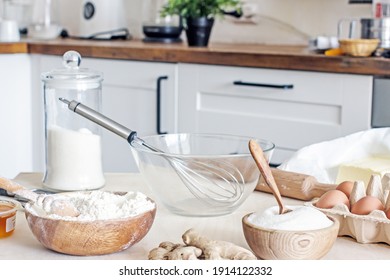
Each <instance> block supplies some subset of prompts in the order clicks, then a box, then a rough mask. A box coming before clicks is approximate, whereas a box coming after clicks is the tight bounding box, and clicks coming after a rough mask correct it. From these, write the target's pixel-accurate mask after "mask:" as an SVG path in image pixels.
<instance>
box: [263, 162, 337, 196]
mask: <svg viewBox="0 0 390 280" xmlns="http://www.w3.org/2000/svg"><path fill="white" fill-rule="evenodd" d="M272 175H273V176H274V178H275V181H276V185H278V187H279V191H280V194H281V195H282V196H286V197H291V198H295V199H300V200H304V201H308V200H312V199H313V198H315V197H320V196H321V195H323V194H324V193H325V192H327V191H329V190H332V189H335V188H336V187H337V184H323V183H320V182H318V181H317V179H316V178H315V177H314V176H311V175H306V174H302V173H297V172H291V171H285V170H281V169H277V168H272ZM256 190H257V191H263V192H270V190H269V188H268V186H267V183H266V182H265V181H264V179H263V178H262V177H260V180H259V182H258V184H257V186H256Z"/></svg>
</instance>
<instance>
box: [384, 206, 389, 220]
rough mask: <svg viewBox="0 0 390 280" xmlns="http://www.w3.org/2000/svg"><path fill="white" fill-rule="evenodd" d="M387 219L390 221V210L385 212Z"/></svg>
mask: <svg viewBox="0 0 390 280" xmlns="http://www.w3.org/2000/svg"><path fill="white" fill-rule="evenodd" d="M385 214H386V217H387V218H388V219H390V208H389V209H387V211H385Z"/></svg>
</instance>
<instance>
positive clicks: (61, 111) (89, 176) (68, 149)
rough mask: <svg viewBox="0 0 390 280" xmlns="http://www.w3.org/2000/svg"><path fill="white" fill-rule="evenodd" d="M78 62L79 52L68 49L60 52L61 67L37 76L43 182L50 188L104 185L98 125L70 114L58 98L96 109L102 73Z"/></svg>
mask: <svg viewBox="0 0 390 280" xmlns="http://www.w3.org/2000/svg"><path fill="white" fill-rule="evenodd" d="M80 63H81V56H80V54H79V53H78V52H75V51H68V52H66V53H65V54H64V55H63V64H64V67H63V68H59V69H55V70H53V71H50V72H46V73H42V76H41V78H42V81H43V93H44V107H45V152H46V157H45V159H46V170H45V175H44V178H43V185H44V187H46V188H48V189H51V190H60V191H75V190H91V189H98V188H101V187H103V186H104V184H105V178H104V174H103V168H102V149H101V137H100V134H101V131H100V128H99V126H98V125H96V124H94V123H93V122H91V121H89V120H87V119H85V118H83V117H81V116H79V115H77V114H72V113H71V112H69V109H68V108H67V106H66V104H64V103H63V102H61V101H60V100H59V98H65V99H68V100H76V101H79V102H82V103H83V104H85V105H88V106H89V107H91V108H94V109H95V110H97V111H100V109H101V95H102V81H103V74H102V73H100V72H98V71H93V70H89V69H86V68H80Z"/></svg>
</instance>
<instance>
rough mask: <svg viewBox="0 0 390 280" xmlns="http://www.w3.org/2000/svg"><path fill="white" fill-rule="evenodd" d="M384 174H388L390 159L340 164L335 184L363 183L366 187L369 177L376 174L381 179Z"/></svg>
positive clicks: (367, 159) (368, 159)
mask: <svg viewBox="0 0 390 280" xmlns="http://www.w3.org/2000/svg"><path fill="white" fill-rule="evenodd" d="M386 173H390V158H384V157H383V158H380V157H368V158H364V159H359V160H355V161H351V162H347V163H343V164H340V166H339V170H338V174H337V179H336V184H339V183H341V182H343V181H363V182H364V184H365V185H366V186H367V185H368V182H369V181H370V178H371V175H373V174H377V175H380V176H381V178H382V177H383V175H385V174H386Z"/></svg>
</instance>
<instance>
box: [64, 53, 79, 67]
mask: <svg viewBox="0 0 390 280" xmlns="http://www.w3.org/2000/svg"><path fill="white" fill-rule="evenodd" d="M80 63H81V55H80V54H79V53H78V52H76V51H67V52H66V53H64V55H63V56H62V64H63V65H64V66H65V67H66V68H68V69H78V68H79V66H80Z"/></svg>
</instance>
